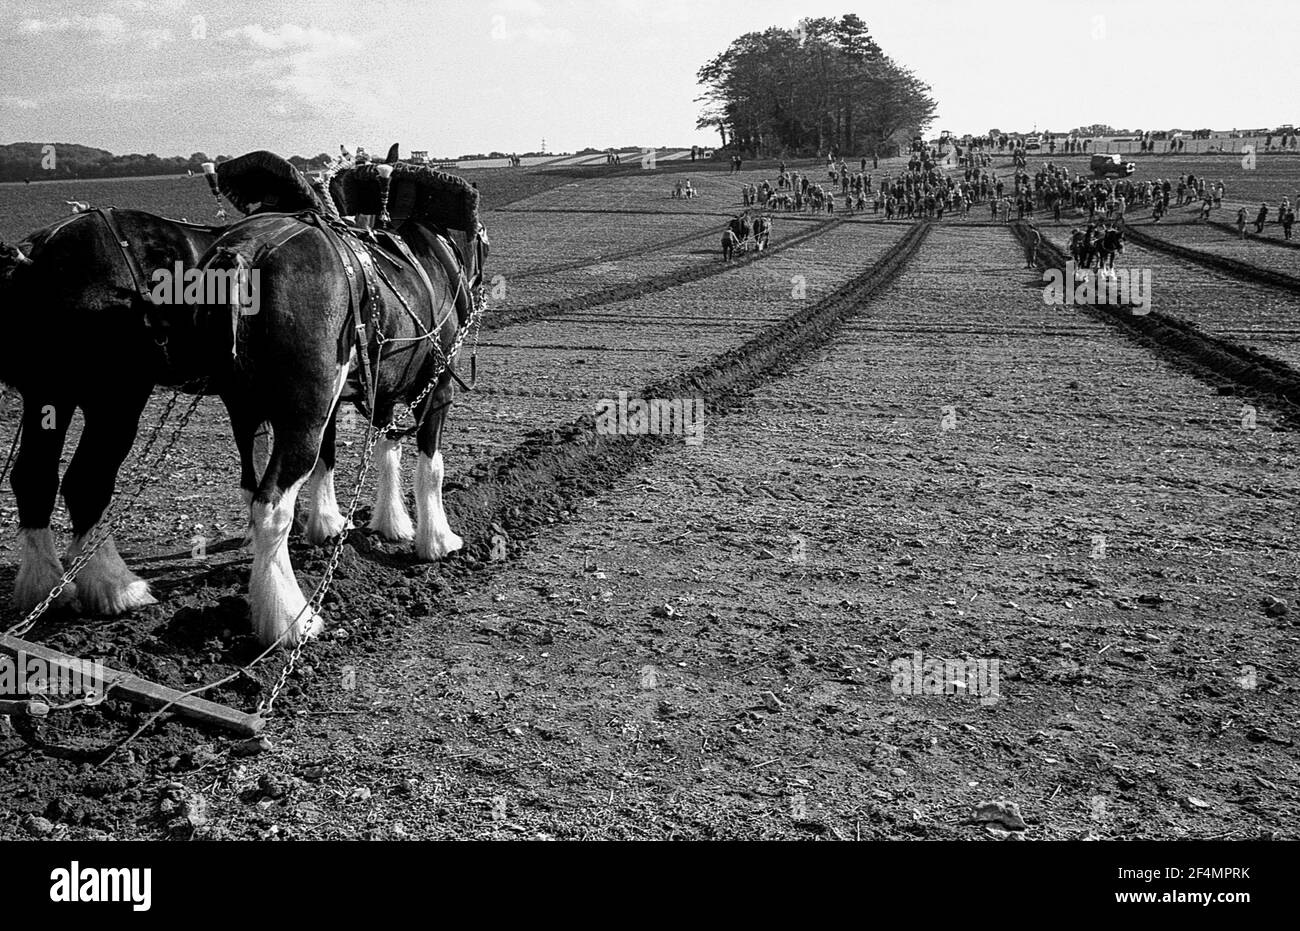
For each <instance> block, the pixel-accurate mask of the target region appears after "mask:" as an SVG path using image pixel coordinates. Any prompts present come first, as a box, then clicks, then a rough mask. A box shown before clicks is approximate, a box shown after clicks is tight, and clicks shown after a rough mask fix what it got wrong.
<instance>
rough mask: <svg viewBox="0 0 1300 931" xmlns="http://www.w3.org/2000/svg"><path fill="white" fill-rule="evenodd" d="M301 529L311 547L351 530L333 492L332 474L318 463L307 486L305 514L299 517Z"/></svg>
mask: <svg viewBox="0 0 1300 931" xmlns="http://www.w3.org/2000/svg"><path fill="white" fill-rule="evenodd" d="M300 524H301V529H302V531H303V535H304V536H305V537H306V538H307V542H308V543H310V544H311V545H312V546H320V545H321V544H322V543H325V542H327V541H328V540H332V539H333V538H334V537H337V536H339V535H340V534H343V533H346V532H347V531H348V530H350V529H352V525H351V523H349V522H348V519H347V518H346V517H344V516H343V512H342V511H340V510H339V502H338V498H337V496H336V495H335V493H334V472H333V470H331V469H327V468H325V464H324V463H323V462H320V461H318V462H317V463H316V468H315V469H314V470H313V471H312V474H311V478H310V479H309V483H308V492H307V507H306V513H304V514H302V515H301V521H300Z"/></svg>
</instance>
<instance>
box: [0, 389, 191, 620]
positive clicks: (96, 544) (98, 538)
mask: <svg viewBox="0 0 1300 931" xmlns="http://www.w3.org/2000/svg"><path fill="white" fill-rule="evenodd" d="M206 387H207V379H204V381H203V384H202V385H201V386H200V387H199V390H198V393H197V394H195V395H194V398H193V400H192V401H190V404H189V406H188V407H187V408H186V410H185V413H184V414H183V415H182V416H181V419H180V421H179V422H178V423H177V425H176V427H175V428H174V429H173V431H172V434H171V436H170V437H169V438H168V440H167V443H166V445H165V446H164V447H163V450H162V452H160V453H159V454H158V459H157V461H158V462H159V463H161V462H162V461H163V459H165V458H166V457H167V455H168V453H170V452H171V451H172V449H173V448H174V447H175V445H176V441H177V440H178V439H180V435H181V431H183V430H184V429H185V427H186V425H187V424H188V423H189V421H190V418H191V417H192V416H193V414H194V411H195V410H197V409H198V406H199V404H200V403H201V402H202V401H203V390H204V388H206ZM180 395H181V389H179V388H177V389H175V390H174V391H173V392H172V396H171V398H170V399H168V402H167V406H166V408H164V409H163V412H162V415H161V416H160V417H159V418H158V422H157V423H156V424H155V425H154V427H153V429H152V430H151V431H150V433H149V437H148V439H147V440H146V441H145V445H144V447H143V448H142V449H141V450H140V455H139V456H137V457H136V461H137V462H138V463H143V462H145V460H146V459H147V458H148V456H149V453H150V452H151V451H152V449H153V446H154V444H155V443H156V442H157V440H158V437H159V436H160V435H161V434H162V429H163V426H164V425H165V424H166V423H167V421H168V419H169V418H170V417H171V414H172V411H173V410H175V408H176V404H177V401H178V399H179V398H180ZM148 480H149V472H148V470H147V469H144V468H140V477H139V480H138V481H137V482H136V486H135V488H134V489H133V490H132V492H131V493H130V494H129V495H127V496H126V498H125V499H123V498H120V497H118V498H114V500H113V501H112V503H111V504H110V505H109V507H108V508H107V510H106V511H105V513H104V514H103V515H102V516H101V517H100V519H99V521H98V522H97V523H96V524H95V528H94V530H93V531H92V532H91V534H90V536H89V537H88V538H87V539H86V541H85V543H84V545H83V547H82V550H81V552H80V553H78V554H77V557H76V559H74V560H73V561H72V564H71V565H69V566H68V568H67V570H66V571H65V572H64V573H63V575H62V576H61V577H60V578H59V581H58V583H57V584H56V585H55V586H54V587H53V588H52V589H50V593H49V594H48V595H46V596H45V597H44V598H43V599H41V601H40V603H39V604H37V605H36V607H34V608H33V609H32V610H31V611H30V612H28V614H27V616H26V617H25V618H23V619H22V620H21V621H19V622H18V623H17V624H15V625H14V626H13V627H10V628H9V630H8V631H6V633H8V634H10V635H11V636H14V637H21V636H23V635H24V634H25V633H27V632H28V631H29V630H31V629H32V628H33V627H35V626H36V622H37V621H39V620H40V619H41V615H43V614H44V613H45V612H46V611H48V610H49V608H50V605H52V604H54V602H55V601H57V600H58V598H59V596H60V595H62V594H63V591H64V589H66V588H67V587H68V586H69V585H70V584H72V582H73V580H74V579H75V578H76V577H77V575H78V574H80V572H81V570H82V569H84V568H85V567H86V564H87V563H88V562H90V560H91V557H93V556H94V555H95V553H97V552H98V551H99V548H100V547H101V546H103V545H104V542H105V541H106V540H107V539H108V538H109V537H110V536H112V534H113V525H114V522H115V521H116V520H117V517H118V514H119V513H120V511H121V509H122V507H123V506H124V505H125V506H128V507H129V506H130V505H132V504H134V503H135V502H136V500H138V499H139V497H140V495H141V494H143V493H144V488H145V485H146V484H147V483H148Z"/></svg>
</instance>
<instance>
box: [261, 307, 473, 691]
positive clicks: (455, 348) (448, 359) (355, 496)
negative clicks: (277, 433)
mask: <svg viewBox="0 0 1300 931" xmlns="http://www.w3.org/2000/svg"><path fill="white" fill-rule="evenodd" d="M478 291H479V300H478V301H477V302H476V301H474V300H472V297H473V296H472V295H471V306H472V308H473V310H472V311H471V312H470V318H469V320H467V321H466V322H465V325H464V326H463V327H460V328H458V329H457V331H456V338H455V339H454V340H452V344H451V348H450V350H449V351H448V352H447V353H445V354H444V353H443V352H442V346H441V345H440V344H439V343H438V342H437V341H434V342H433V343H432V345H433V346H434V347H435V348H436V349H437V350H438V353H439V355H440V356H441V362H440V364H439V366H438V370H437V372H435V373H434V375H433V377H432V378H431V379H429V383H428V384H427V385H426V386H425V387H424V390H423V391H421V392H420V393H419V395H417V396H416V398H415V400H414V401H411V402H409V403H408V404H407V406H406V409H407V412H408V413H410V414H411V417H412V418H413V419H415V418H416V413H415V412H416V410H417V408H419V406H420V404H421V403H422V402H423V401H424V399H425V398H426V397H428V396H429V394H430V393H431V392H432V391H433V389H434V388H435V387H436V386H437V384H438V382H439V381H440V380H441V379H442V376H443V374H444V373H445V372H446V371H447V369H448V368H450V367H451V363H452V362H453V361H454V360H455V359H456V356H457V355H458V354H459V353H460V350H461V347H462V346H463V345H464V343H465V338H466V337H467V336H468V335H469V333H470V330H471V329H477V323H478V321H479V319H480V318H481V317H482V315H483V313H484V311H485V310H486V309H487V300H486V298H484V297H483V295H482V288H481V287H480V288H479V289H478ZM379 340H380V343H379V345H380V348H381V353H382V347H383V344H384V342H385V341H386V340H385V338H384V337H383V335H382V334H380V337H379ZM378 375H379V373H378V371H376V372H375V377H376V379H378ZM397 419H398V415H397V414H396V413H394V414H393V416H392V418H391V419H390V420H389V422H388V424H387V426H385V427H383V428H376V427H375V425H374V424H373V423H371V424H369V425H368V429H367V433H366V446H365V450H364V451H363V453H362V456H361V462H360V463H359V464H358V466H357V477H356V482H355V483H354V484H353V487H352V499H351V501H350V503H349V504H348V513H347V522H348V523H351V522H352V517H353V515H354V514H355V513H356V509H357V505H358V503H359V502H360V500H361V489H362V486H363V485H364V484H365V480H366V476H367V474H368V473H369V471H370V465H371V463H372V461H373V460H374V452H375V446H376V445H378V443H379V440H380V439H381V438H382V437H385V436H387V435H388V434H389V433H390V432H391V431H392V430H394V429H395V428H396V426H397ZM417 422H418V421H417ZM346 543H347V534H346V533H341V534H339V538H338V540H337V541H336V542H335V544H334V549H333V551H332V552H331V553H330V559H329V562H328V563H327V564H326V567H325V572H324V573H323V574H322V576H321V581H320V583H319V584H318V585H317V586H316V591H315V592H314V593H313V594H312V597H311V600H310V601H309V602H308V603H307V604H306V605H304V606H303V609H302V611H299V612H298V616H297V617H295V618H294V620H293V623H292V624H291V625H290V626H289V629H288V630H286V631H285V632H284V633H283V634H281V635H280V638H279V640H277V641H276V643H275V644H272V646H271V647H268V648H267V651H266V652H265V653H263V654H262V656H266V655H267V654H268V653H269V652H270V651H271V649H273V648H274V647H275V646H278V645H279V643H280V641H282V640H283V639H284V638H285V637H287V636H288V635H289V634H290V633H291V632H293V631H295V630H296V629H297V627H298V623H299V621H300V620H301V618H302V615H303V614H304V613H305V612H307V611H308V610H311V611H312V613H313V614H318V613H319V612H320V611H321V609H322V606H323V604H324V601H325V595H326V594H327V593H328V591H329V586H330V585H331V584H332V582H333V579H334V573H335V570H336V569H337V568H338V564H339V560H340V559H341V558H342V556H343V547H344V545H345V544H346ZM307 642H308V639H307V638H306V637H299V638H298V642H297V643H295V644H294V646H293V649H292V650H291V651H290V653H289V657H288V659H287V660H285V664H284V666H283V668H281V670H280V675H279V677H278V678H277V680H276V683H275V685H274V686H273V687H272V688H271V694H270V695H268V696H267V697H266V700H265V701H264V702H262V703H261V704H260V705H259V706H258V714H260V715H262V716H264V717H266V716H269V715H270V714H271V711H272V709H273V708H274V706H275V702H276V699H278V698H279V697H280V693H281V692H282V691H284V688H285V686H287V685H288V684H289V676H291V675H292V674H293V671H294V669H296V668H297V666H298V661H299V660H300V659H301V658H302V653H303V650H304V649H305V648H306V646H307ZM262 656H259V657H258V658H257V659H255V660H254V661H253V662H252V663H250V664H249V666H248V667H245V668H250V667H252V666H253V665H255V664H256V663H257V662H258V661H260V660H261V659H262Z"/></svg>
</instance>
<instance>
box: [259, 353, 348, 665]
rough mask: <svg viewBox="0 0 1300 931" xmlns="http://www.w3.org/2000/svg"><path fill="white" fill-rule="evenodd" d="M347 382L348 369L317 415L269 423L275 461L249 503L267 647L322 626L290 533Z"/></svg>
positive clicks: (289, 415) (286, 416)
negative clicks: (301, 578)
mask: <svg viewBox="0 0 1300 931" xmlns="http://www.w3.org/2000/svg"><path fill="white" fill-rule="evenodd" d="M346 380H347V368H346V367H344V368H342V369H340V371H339V373H338V375H337V377H336V380H335V383H334V384H333V385H332V386H330V387H331V388H332V389H333V392H334V393H333V394H332V395H330V396H329V397H322V398H316V399H313V400H315V401H318V402H319V408H318V410H317V412H316V413H315V414H314V415H313V413H312V412H311V411H309V410H298V411H292V412H285V413H281V414H277V415H275V416H274V417H273V418H272V421H271V428H272V430H274V432H275V442H274V444H273V446H272V448H271V461H270V463H269V464H268V466H267V469H266V474H265V475H263V476H262V481H261V483H260V484H259V485H258V488H257V494H256V495H254V496H253V503H252V504H251V505H250V507H249V523H250V524H251V526H252V536H253V566H252V569H251V570H250V571H249V576H248V600H249V606H250V610H251V614H252V620H253V632H254V633H255V634H256V635H257V638H258V641H259V642H260V643H261V644H262V645H263V646H271V645H272V644H276V643H279V644H281V645H283V646H294V645H295V644H297V643H298V642H299V641H300V640H302V639H305V638H307V637H312V636H315V635H316V634H317V633H319V632H320V630H321V628H322V627H323V626H324V621H322V620H321V618H320V616H319V615H317V614H316V612H315V611H313V610H312V608H311V606H310V605H309V604H308V602H307V599H306V598H305V597H303V594H302V589H301V588H299V587H298V580H297V578H295V577H294V574H293V564H292V563H291V562H290V561H289V531H290V529H292V527H293V508H294V504H295V503H296V502H297V500H298V492H299V491H300V490H301V489H302V486H303V484H304V483H305V482H306V481H307V477H308V475H310V473H311V472H312V471H313V469H314V468H315V466H316V462H317V461H318V460H319V458H320V453H321V440H322V438H323V436H324V433H325V429H326V426H327V424H328V423H329V421H330V417H331V414H332V413H333V411H334V410H335V408H336V407H337V406H338V398H339V395H340V394H342V392H343V387H344V385H345V384H346Z"/></svg>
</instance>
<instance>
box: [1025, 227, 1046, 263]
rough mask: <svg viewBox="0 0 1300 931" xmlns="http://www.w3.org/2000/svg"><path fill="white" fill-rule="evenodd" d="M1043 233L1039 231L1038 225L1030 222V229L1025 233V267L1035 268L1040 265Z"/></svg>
mask: <svg viewBox="0 0 1300 931" xmlns="http://www.w3.org/2000/svg"><path fill="white" fill-rule="evenodd" d="M1042 242H1043V234H1042V233H1040V232H1038V227H1037V226H1035V225H1034V224H1032V223H1030V224H1029V231H1028V232H1027V233H1026V234H1025V268H1035V267H1037V265H1038V247H1039V246H1040V245H1042Z"/></svg>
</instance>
